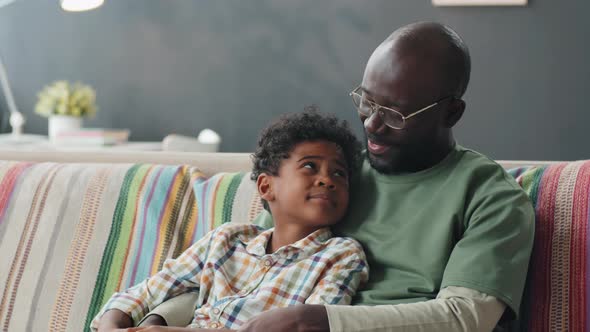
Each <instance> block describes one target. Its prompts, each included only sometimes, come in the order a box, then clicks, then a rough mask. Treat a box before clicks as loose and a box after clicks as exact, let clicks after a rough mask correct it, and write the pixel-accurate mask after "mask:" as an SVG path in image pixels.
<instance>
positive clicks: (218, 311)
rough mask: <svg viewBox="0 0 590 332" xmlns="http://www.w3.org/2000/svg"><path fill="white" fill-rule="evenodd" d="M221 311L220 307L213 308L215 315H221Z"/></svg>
mask: <svg viewBox="0 0 590 332" xmlns="http://www.w3.org/2000/svg"><path fill="white" fill-rule="evenodd" d="M220 312H221V310H219V308H214V309H213V314H214V315H219V313H220Z"/></svg>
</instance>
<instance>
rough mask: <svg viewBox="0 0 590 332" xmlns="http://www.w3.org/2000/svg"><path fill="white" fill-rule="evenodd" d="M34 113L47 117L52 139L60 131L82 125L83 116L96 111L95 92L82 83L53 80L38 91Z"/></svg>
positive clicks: (77, 127)
mask: <svg viewBox="0 0 590 332" xmlns="http://www.w3.org/2000/svg"><path fill="white" fill-rule="evenodd" d="M38 96H39V99H38V101H37V105H36V106H35V113H37V114H40V115H42V116H45V117H48V118H49V130H48V131H49V138H50V139H54V138H55V137H56V136H57V134H58V133H59V132H60V131H65V130H76V129H80V128H81V127H82V119H83V118H84V117H88V116H93V115H94V114H95V113H96V110H97V107H96V93H95V91H94V89H92V87H90V86H89V85H85V84H82V83H73V84H72V83H69V82H67V81H55V82H53V83H51V84H49V85H47V86H45V87H44V88H43V90H41V92H40V93H39V95H38Z"/></svg>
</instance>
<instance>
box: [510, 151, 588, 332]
mask: <svg viewBox="0 0 590 332" xmlns="http://www.w3.org/2000/svg"><path fill="white" fill-rule="evenodd" d="M509 173H511V174H512V175H513V176H515V177H516V181H517V182H518V183H519V184H520V185H521V186H522V188H523V189H524V190H525V191H526V192H527V194H528V195H529V197H530V198H531V200H532V201H533V205H534V207H535V219H536V222H535V243H534V248H533V254H532V257H531V262H530V265H529V273H528V280H527V285H526V289H525V296H524V299H523V301H524V303H523V306H522V308H523V312H522V321H521V326H520V330H523V331H531V332H544V331H589V330H590V326H589V325H588V317H590V303H588V298H589V295H590V288H589V287H588V278H590V271H589V268H590V265H589V264H588V259H589V256H588V249H589V248H590V243H589V242H588V240H589V239H588V227H589V222H588V221H589V217H590V215H589V211H588V208H589V204H588V202H589V199H590V161H578V162H570V163H560V164H555V165H551V166H545V167H531V168H519V169H514V170H511V171H510V172H509Z"/></svg>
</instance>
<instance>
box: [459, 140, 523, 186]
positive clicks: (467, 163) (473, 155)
mask: <svg viewBox="0 0 590 332" xmlns="http://www.w3.org/2000/svg"><path fill="white" fill-rule="evenodd" d="M457 149H458V151H460V152H461V153H462V157H461V163H460V167H461V168H464V169H465V171H469V172H470V173H471V174H470V176H471V178H472V179H473V181H475V182H477V183H478V184H479V185H480V187H482V189H483V190H488V186H490V185H491V186H499V187H506V188H509V189H512V190H514V191H515V192H518V193H519V194H520V193H522V192H523V191H522V189H521V187H520V186H519V185H518V184H517V183H516V181H515V180H514V178H513V177H512V176H510V174H508V172H507V171H506V169H504V167H502V165H500V164H498V163H497V162H496V161H495V160H493V159H491V158H490V157H488V156H486V155H484V154H482V153H480V152H477V151H475V150H473V149H469V148H465V147H463V146H458V147H457Z"/></svg>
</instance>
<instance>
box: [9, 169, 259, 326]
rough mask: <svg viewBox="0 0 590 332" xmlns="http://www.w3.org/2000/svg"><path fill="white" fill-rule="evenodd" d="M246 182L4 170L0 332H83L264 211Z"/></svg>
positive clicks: (241, 178)
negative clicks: (126, 294) (119, 294)
mask: <svg viewBox="0 0 590 332" xmlns="http://www.w3.org/2000/svg"><path fill="white" fill-rule="evenodd" d="M260 209H261V206H260V202H259V198H257V197H256V195H255V190H254V184H253V182H252V181H251V180H250V179H249V178H248V176H247V175H246V174H244V173H225V174H217V175H215V176H213V177H211V178H206V177H204V176H203V174H202V173H201V172H199V170H198V169H197V168H193V167H188V166H162V165H151V164H58V163H23V162H6V161H3V162H0V252H1V253H2V254H3V256H2V262H1V263H0V292H1V294H0V296H1V298H0V327H1V328H2V330H9V331H25V330H32V331H82V330H88V325H89V323H90V321H91V320H92V318H93V317H94V315H95V314H96V313H97V312H98V310H99V309H100V307H102V305H103V304H104V303H105V302H106V301H107V300H108V298H109V297H110V296H111V294H112V293H113V292H116V291H118V290H122V289H125V288H128V287H129V286H131V285H133V284H135V283H137V282H139V281H141V280H143V279H145V278H146V277H148V276H149V275H151V274H153V273H155V272H156V271H158V270H159V269H160V267H161V265H162V264H163V262H164V260H165V259H167V258H171V257H176V256H177V255H178V254H179V253H180V252H182V251H183V250H184V249H186V248H187V247H188V246H189V245H190V244H191V243H193V242H194V241H195V240H196V239H198V238H200V237H201V236H202V235H204V234H205V233H206V232H208V231H209V230H210V229H212V228H213V227H215V226H217V225H219V224H221V223H225V222H232V221H234V220H235V222H249V221H251V220H252V219H253V217H254V216H255V215H256V214H257V212H258V211H260Z"/></svg>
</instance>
